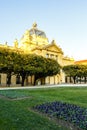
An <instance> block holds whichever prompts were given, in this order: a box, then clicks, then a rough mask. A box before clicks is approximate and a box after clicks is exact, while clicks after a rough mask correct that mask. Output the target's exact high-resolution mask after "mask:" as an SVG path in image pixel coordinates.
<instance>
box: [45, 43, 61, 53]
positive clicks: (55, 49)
mask: <svg viewBox="0 0 87 130" xmlns="http://www.w3.org/2000/svg"><path fill="white" fill-rule="evenodd" d="M45 49H46V50H48V51H52V52H57V53H63V52H62V49H61V48H60V47H59V46H57V45H56V44H49V45H48V46H45Z"/></svg>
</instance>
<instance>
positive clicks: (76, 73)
mask: <svg viewBox="0 0 87 130" xmlns="http://www.w3.org/2000/svg"><path fill="white" fill-rule="evenodd" d="M63 70H64V72H65V74H66V75H67V76H69V77H73V80H74V83H76V78H77V79H78V77H80V82H81V77H86V76H87V66H86V65H68V66H64V67H63Z"/></svg>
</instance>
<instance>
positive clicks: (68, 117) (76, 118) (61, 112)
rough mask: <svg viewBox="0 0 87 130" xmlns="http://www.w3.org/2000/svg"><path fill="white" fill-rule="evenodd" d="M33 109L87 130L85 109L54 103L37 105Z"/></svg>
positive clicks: (86, 112) (86, 110)
mask: <svg viewBox="0 0 87 130" xmlns="http://www.w3.org/2000/svg"><path fill="white" fill-rule="evenodd" d="M34 109H36V110H38V111H40V112H42V113H45V114H48V115H49V116H50V117H56V118H58V119H63V120H65V121H68V122H70V123H72V124H74V125H75V126H77V127H78V128H81V129H83V130H87V109H85V108H81V107H79V106H76V105H72V104H68V103H63V102H58V101H55V102H51V103H50V102H48V103H45V104H41V105H37V106H35V107H34Z"/></svg>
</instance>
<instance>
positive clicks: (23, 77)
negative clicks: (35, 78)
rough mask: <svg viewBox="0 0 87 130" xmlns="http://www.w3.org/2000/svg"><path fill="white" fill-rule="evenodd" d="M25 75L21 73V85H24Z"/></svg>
mask: <svg viewBox="0 0 87 130" xmlns="http://www.w3.org/2000/svg"><path fill="white" fill-rule="evenodd" d="M25 77H26V75H25V74H23V75H22V83H21V86H24V81H25Z"/></svg>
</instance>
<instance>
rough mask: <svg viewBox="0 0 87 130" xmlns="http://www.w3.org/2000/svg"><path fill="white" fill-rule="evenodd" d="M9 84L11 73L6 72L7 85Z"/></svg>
mask: <svg viewBox="0 0 87 130" xmlns="http://www.w3.org/2000/svg"><path fill="white" fill-rule="evenodd" d="M10 85H11V73H8V74H7V86H9V87H10Z"/></svg>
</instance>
